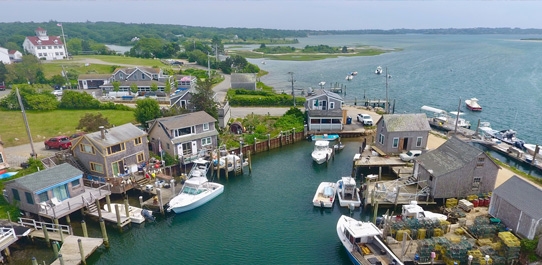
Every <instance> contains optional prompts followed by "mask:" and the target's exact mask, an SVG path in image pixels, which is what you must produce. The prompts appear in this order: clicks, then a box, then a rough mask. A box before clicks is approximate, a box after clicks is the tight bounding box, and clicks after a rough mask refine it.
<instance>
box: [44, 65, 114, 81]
mask: <svg viewBox="0 0 542 265" xmlns="http://www.w3.org/2000/svg"><path fill="white" fill-rule="evenodd" d="M62 65H64V69H66V71H71V70H75V71H76V72H77V73H79V74H111V73H112V72H113V70H114V69H113V66H112V65H106V64H90V65H88V66H85V64H84V63H43V64H41V66H42V68H43V73H44V74H45V77H47V78H51V77H52V76H53V75H59V74H61V73H62Z"/></svg>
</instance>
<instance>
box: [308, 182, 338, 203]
mask: <svg viewBox="0 0 542 265" xmlns="http://www.w3.org/2000/svg"><path fill="white" fill-rule="evenodd" d="M335 193H337V184H336V183H334V182H322V183H320V185H318V189H317V190H316V193H315V194H314V198H313V199H312V204H313V205H314V206H316V207H322V208H331V207H333V203H334V202H335Z"/></svg>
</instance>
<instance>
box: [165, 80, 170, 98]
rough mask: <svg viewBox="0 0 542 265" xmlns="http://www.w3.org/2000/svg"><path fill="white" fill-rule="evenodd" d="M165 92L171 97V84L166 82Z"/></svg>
mask: <svg viewBox="0 0 542 265" xmlns="http://www.w3.org/2000/svg"><path fill="white" fill-rule="evenodd" d="M164 92H165V93H166V95H168V96H169V93H171V82H169V81H166V86H165V87H164Z"/></svg>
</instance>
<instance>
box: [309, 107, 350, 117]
mask: <svg viewBox="0 0 542 265" xmlns="http://www.w3.org/2000/svg"><path fill="white" fill-rule="evenodd" d="M308 112H309V117H311V118H317V117H340V118H341V119H342V117H343V111H342V110H341V109H327V110H319V109H311V110H308Z"/></svg>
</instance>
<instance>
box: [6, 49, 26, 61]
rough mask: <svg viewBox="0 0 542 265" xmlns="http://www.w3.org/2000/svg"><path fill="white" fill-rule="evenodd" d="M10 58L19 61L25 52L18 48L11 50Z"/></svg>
mask: <svg viewBox="0 0 542 265" xmlns="http://www.w3.org/2000/svg"><path fill="white" fill-rule="evenodd" d="M8 53H9V59H11V61H12V62H17V61H20V60H22V59H23V54H22V53H21V52H20V51H17V50H9V52H8Z"/></svg>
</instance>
